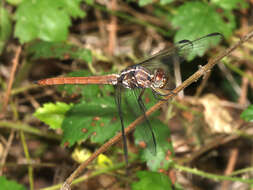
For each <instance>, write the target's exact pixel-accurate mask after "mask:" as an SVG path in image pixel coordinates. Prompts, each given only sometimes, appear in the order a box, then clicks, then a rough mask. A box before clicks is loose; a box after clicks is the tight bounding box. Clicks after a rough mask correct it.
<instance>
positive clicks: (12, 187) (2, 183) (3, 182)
mask: <svg viewBox="0 0 253 190" xmlns="http://www.w3.org/2000/svg"><path fill="white" fill-rule="evenodd" d="M0 189H3V190H26V188H25V187H24V186H23V185H20V184H18V183H17V182H15V181H12V180H8V179H6V178H5V177H4V176H0Z"/></svg>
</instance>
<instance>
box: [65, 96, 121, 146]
mask: <svg viewBox="0 0 253 190" xmlns="http://www.w3.org/2000/svg"><path fill="white" fill-rule="evenodd" d="M116 116H117V109H116V106H115V104H114V100H113V98H111V97H103V98H100V99H95V100H94V101H92V102H89V103H88V102H81V103H79V104H76V105H75V106H74V107H73V108H72V109H70V110H69V111H68V113H67V114H66V118H65V119H64V121H63V124H62V129H63V131H64V133H63V143H64V142H68V143H69V145H70V146H72V145H73V144H74V143H76V142H78V141H80V140H84V141H85V140H87V139H88V138H89V137H91V141H92V142H94V143H103V142H104V141H106V140H108V139H109V138H111V137H112V136H114V135H115V134H116V132H117V131H119V130H120V122H119V121H118V119H115V118H116Z"/></svg>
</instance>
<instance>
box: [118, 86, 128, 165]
mask: <svg viewBox="0 0 253 190" xmlns="http://www.w3.org/2000/svg"><path fill="white" fill-rule="evenodd" d="M122 90H123V87H122V86H121V85H116V89H115V102H116V105H117V108H118V114H119V118H120V122H121V132H122V139H123V147H124V157H125V161H126V165H127V166H128V149H127V139H126V134H125V127H124V120H123V113H122V107H121V99H122V98H121V97H122Z"/></svg>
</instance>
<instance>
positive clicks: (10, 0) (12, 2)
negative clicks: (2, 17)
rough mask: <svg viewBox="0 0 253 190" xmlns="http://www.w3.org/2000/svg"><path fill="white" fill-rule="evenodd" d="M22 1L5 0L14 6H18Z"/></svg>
mask: <svg viewBox="0 0 253 190" xmlns="http://www.w3.org/2000/svg"><path fill="white" fill-rule="evenodd" d="M22 1H23V0H6V2H8V3H9V4H11V5H14V6H15V5H18V4H20V3H21V2H22Z"/></svg>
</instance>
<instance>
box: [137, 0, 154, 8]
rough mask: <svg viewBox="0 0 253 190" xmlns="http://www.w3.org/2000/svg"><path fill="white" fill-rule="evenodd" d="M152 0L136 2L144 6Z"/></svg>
mask: <svg viewBox="0 0 253 190" xmlns="http://www.w3.org/2000/svg"><path fill="white" fill-rule="evenodd" d="M152 2H153V0H139V1H138V4H139V6H140V7H143V6H146V5H148V4H151V3H152Z"/></svg>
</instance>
